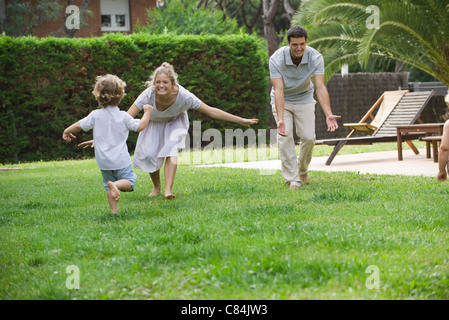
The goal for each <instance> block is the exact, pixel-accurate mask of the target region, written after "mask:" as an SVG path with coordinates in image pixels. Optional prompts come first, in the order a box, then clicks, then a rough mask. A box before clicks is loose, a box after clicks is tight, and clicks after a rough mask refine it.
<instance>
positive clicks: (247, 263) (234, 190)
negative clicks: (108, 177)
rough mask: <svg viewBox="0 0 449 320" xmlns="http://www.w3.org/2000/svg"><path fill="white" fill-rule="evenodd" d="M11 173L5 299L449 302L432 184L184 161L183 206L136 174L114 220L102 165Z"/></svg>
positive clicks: (440, 199)
mask: <svg viewBox="0 0 449 320" xmlns="http://www.w3.org/2000/svg"><path fill="white" fill-rule="evenodd" d="M344 149H345V148H344ZM344 149H343V150H344ZM347 150H348V151H350V150H351V149H350V148H347ZM317 151H318V150H317ZM9 167H20V168H23V170H14V171H1V172H0V188H1V191H2V192H1V194H0V198H1V199H0V201H1V206H0V299H176V300H177V299H220V300H221V299H276V300H277V299H289V300H290V299H448V298H449V224H448V222H449V216H448V205H447V200H448V197H449V185H448V184H447V183H438V182H437V181H436V179H435V178H426V177H404V176H387V175H368V174H366V175H365V174H357V173H325V172H313V171H312V172H310V177H311V183H310V184H308V185H304V186H302V187H301V188H300V189H298V190H296V191H290V190H287V186H286V185H285V184H283V179H282V176H281V174H280V172H277V173H276V174H274V175H259V170H245V169H227V168H197V167H192V166H189V165H187V164H184V165H180V166H179V168H178V172H177V176H176V181H175V188H174V192H175V194H176V195H177V198H176V199H175V200H165V199H164V198H163V197H162V196H159V197H156V198H153V199H149V198H148V197H147V195H148V194H149V193H150V191H151V183H150V179H149V176H148V174H145V173H142V172H141V171H139V170H136V173H137V175H138V181H137V184H136V190H135V191H134V192H131V193H122V199H121V200H120V202H119V208H120V210H121V213H120V214H119V215H117V216H112V215H110V213H109V205H108V203H107V200H106V195H105V191H104V189H103V187H102V180H101V174H100V172H99V170H98V168H97V165H96V162H95V160H92V159H90V160H80V161H59V162H40V163H26V164H20V165H15V166H3V167H2V168H9ZM70 266H75V267H76V268H77V270H79V289H70V288H68V286H67V282H69V284H70V283H73V282H70V281H68V280H69V279H72V278H73V275H74V274H73V272H71V271H70V270H71V269H69V272H68V273H67V272H66V271H67V270H68V269H67V268H68V267H69V268H70ZM370 266H374V268H375V270H377V271H376V272H375V273H370V272H369V270H371V269H370V268H372V267H370ZM373 279H378V282H375V281H374V280H373ZM367 283H368V285H367ZM377 283H378V284H379V289H376V288H375V287H374V288H373V284H377ZM69 287H70V286H69Z"/></svg>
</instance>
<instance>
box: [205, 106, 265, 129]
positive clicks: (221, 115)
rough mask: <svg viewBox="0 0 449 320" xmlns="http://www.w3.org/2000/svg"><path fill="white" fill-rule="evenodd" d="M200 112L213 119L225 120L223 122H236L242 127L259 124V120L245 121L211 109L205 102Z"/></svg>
mask: <svg viewBox="0 0 449 320" xmlns="http://www.w3.org/2000/svg"><path fill="white" fill-rule="evenodd" d="M198 111H200V112H202V113H204V114H205V115H208V116H209V117H211V118H214V119H218V120H223V121H229V122H235V123H238V124H240V125H242V126H245V127H249V126H251V125H252V124H256V123H258V122H259V119H245V118H241V117H238V116H235V115H233V114H230V113H228V112H226V111H223V110H221V109H218V108H214V107H210V106H208V105H207V104H205V103H204V102H203V103H201V106H200V107H199V108H198Z"/></svg>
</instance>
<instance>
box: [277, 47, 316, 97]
mask: <svg viewBox="0 0 449 320" xmlns="http://www.w3.org/2000/svg"><path fill="white" fill-rule="evenodd" d="M269 66H270V78H271V79H278V78H282V79H283V80H284V101H285V102H287V103H293V104H300V103H315V102H316V101H315V99H314V98H313V83H312V81H311V79H312V75H317V74H324V60H323V56H322V55H321V53H319V52H318V51H317V50H315V49H313V48H311V47H309V46H306V50H305V51H304V54H303V57H302V60H301V63H300V64H299V65H298V66H296V65H295V64H294V63H293V61H292V57H291V56H290V47H289V46H285V47H282V48H280V49H278V50H276V52H275V53H273V55H272V56H271V57H270V64H269ZM271 104H274V88H272V89H271Z"/></svg>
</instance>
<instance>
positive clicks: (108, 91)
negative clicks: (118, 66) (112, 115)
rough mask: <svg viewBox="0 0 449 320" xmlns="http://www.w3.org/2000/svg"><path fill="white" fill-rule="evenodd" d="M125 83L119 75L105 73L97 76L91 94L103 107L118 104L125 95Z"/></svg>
mask: <svg viewBox="0 0 449 320" xmlns="http://www.w3.org/2000/svg"><path fill="white" fill-rule="evenodd" d="M125 87H126V83H125V82H124V81H123V80H121V79H120V78H119V77H117V76H115V75H112V74H107V75H105V76H98V77H97V82H96V83H95V86H94V91H92V93H93V95H94V96H95V99H96V100H97V102H98V103H99V104H100V106H102V107H103V108H105V107H107V106H118V105H119V104H120V102H121V101H122V98H123V97H124V96H125Z"/></svg>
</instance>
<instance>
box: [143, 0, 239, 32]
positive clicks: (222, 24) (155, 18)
mask: <svg viewBox="0 0 449 320" xmlns="http://www.w3.org/2000/svg"><path fill="white" fill-rule="evenodd" d="M148 18H149V23H148V24H147V25H146V26H137V27H136V31H137V32H148V33H151V34H164V33H171V34H178V35H179V34H203V35H205V34H217V35H226V34H235V33H239V32H240V29H239V27H238V24H237V21H236V20H235V19H225V16H224V15H223V12H221V11H219V10H215V11H213V12H211V11H210V10H207V9H205V8H198V7H197V1H196V0H170V1H166V7H165V8H157V7H156V8H151V9H149V10H148Z"/></svg>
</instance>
